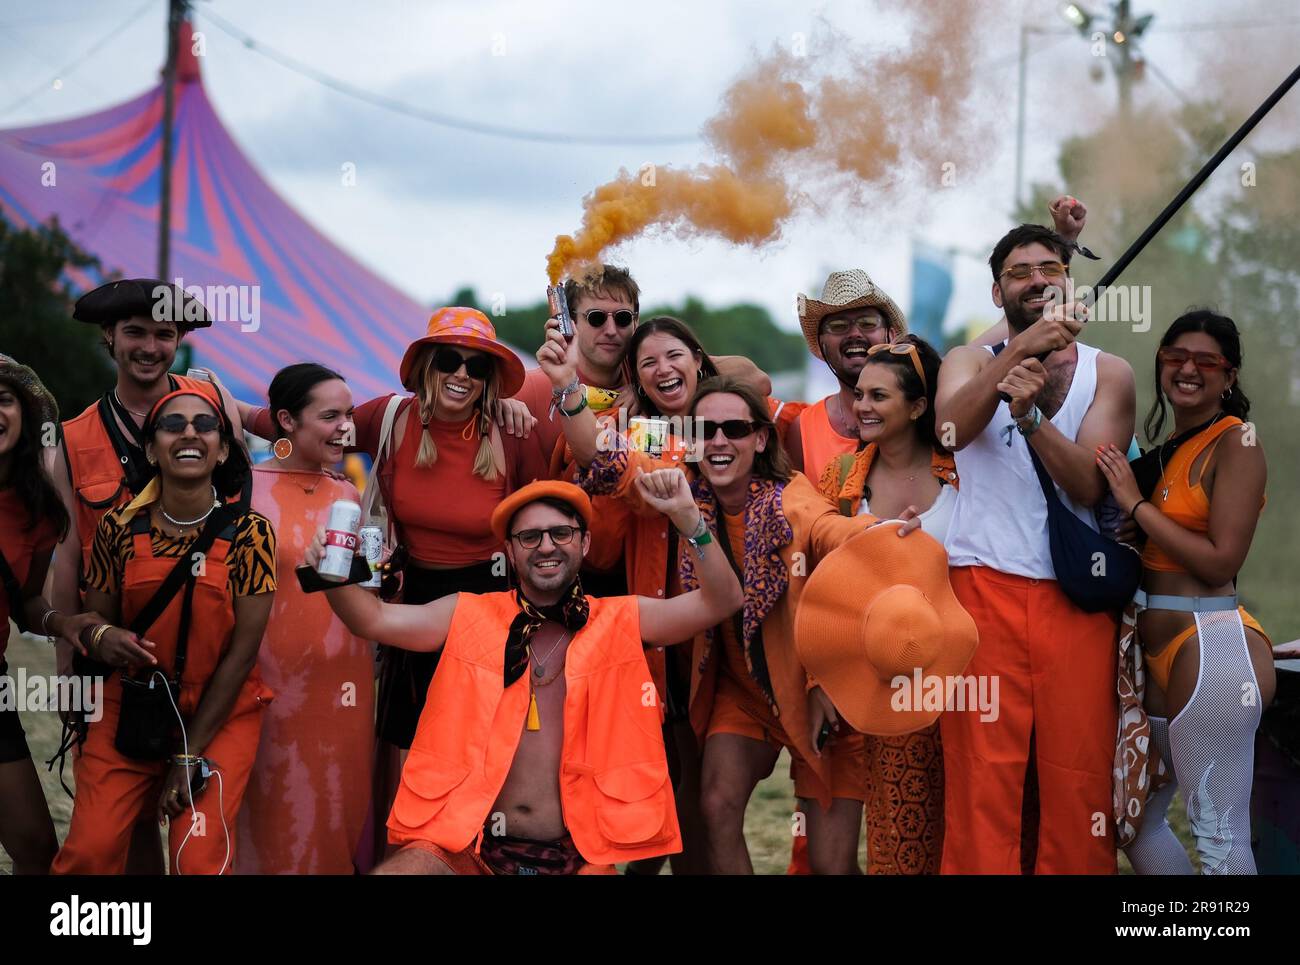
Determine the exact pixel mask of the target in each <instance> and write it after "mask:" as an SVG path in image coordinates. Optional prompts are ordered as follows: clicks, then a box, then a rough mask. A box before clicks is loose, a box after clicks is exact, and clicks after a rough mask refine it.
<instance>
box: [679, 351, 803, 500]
mask: <svg viewBox="0 0 1300 965" xmlns="http://www.w3.org/2000/svg"><path fill="white" fill-rule="evenodd" d="M722 393H725V394H727V395H735V396H739V397H740V398H741V399H743V400H744V401H745V405H746V406H748V407H749V418H750V421H751V422H753V423H754V424H755V425H757V426H758V427H759V428H760V429H766V430H767V448H766V449H764V450H763V451H762V452H755V453H754V468H753V470H752V472H753V473H754V475H755V476H758V477H760V478H762V479H771V480H773V481H775V482H789V481H790V475H791V474H792V473H793V472H794V469H793V467H792V466H791V465H790V457H789V456H788V455H786V452H785V447H784V446H782V445H781V440H780V438H779V437H778V436H777V434H776V423H774V422H773V421H772V416H771V414H770V412H769V410H768V407H767V400H766V399H765V398H763V397H762V396H761V395H759V394H758V392H757V391H755V389H754V388H753V386H751V385H748V384H746V383H744V382H741V381H740V380H739V379H735V378H731V377H730V376H726V375H715V376H712V377H711V378H707V379H705V380H704V381H703V382H701V383H700V384H699V385H698V386H697V387H696V389H695V398H693V399H691V410H690V411H691V414H692V415H694V414H695V409H696V407H697V406H698V405H699V404H700V400H701V399H703V398H705V397H706V396H710V395H719V394H722Z"/></svg>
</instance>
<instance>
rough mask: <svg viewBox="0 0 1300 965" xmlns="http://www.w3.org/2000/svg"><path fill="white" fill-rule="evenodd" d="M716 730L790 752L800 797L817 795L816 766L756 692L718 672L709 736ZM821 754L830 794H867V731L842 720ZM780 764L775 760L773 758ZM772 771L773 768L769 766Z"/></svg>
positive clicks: (859, 797)
mask: <svg viewBox="0 0 1300 965" xmlns="http://www.w3.org/2000/svg"><path fill="white" fill-rule="evenodd" d="M714 734H735V735H737V736H739V737H748V738H749V739H750V740H756V741H762V742H763V743H765V744H767V745H768V746H770V747H772V748H774V749H776V750H778V751H779V750H780V749H781V748H782V747H784V748H786V749H788V750H789V751H790V776H791V777H793V778H794V793H795V796H796V797H801V798H814V799H815V798H816V797H817V791H816V779H815V776H814V772H813V770H812V768H811V767H810V766H809V765H808V762H807V761H805V760H804V758H803V755H802V754H800V753H799V751H797V750H796V749H795V747H794V745H793V744H792V743H791V742H790V739H789V737H787V736H786V733H785V730H784V729H783V728H782V727H781V724H780V722H779V721H777V719H776V718H775V717H773V716H772V712H771V710H770V709H768V707H767V706H766V705H765V704H764V703H763V702H762V698H761V697H760V696H759V695H758V694H754V693H750V692H749V691H748V690H747V689H746V688H745V687H744V686H743V685H742V684H739V683H737V682H736V681H734V680H733V679H732V678H731V677H730V676H728V675H727V674H718V685H717V690H716V691H715V693H714V695H713V709H712V711H711V712H710V713H709V726H708V728H707V730H706V732H705V735H704V736H705V740H707V739H708V738H710V737H712V736H713V735H714ZM822 756H823V757H825V758H826V759H827V763H828V765H829V768H828V769H829V771H830V779H831V797H843V798H851V799H852V800H854V801H861V800H864V799H865V798H866V786H867V754H866V740H865V738H864V737H863V735H861V734H859V733H858V732H857V731H855V730H851V729H849V728H848V725H847V724H845V723H843V722H841V723H840V732H839V733H833V734H832V735H831V737H830V740H828V741H827V742H826V746H825V747H824V748H823V749H822ZM772 766H773V767H775V766H776V762H775V761H773V762H772ZM768 773H769V774H770V773H771V771H768Z"/></svg>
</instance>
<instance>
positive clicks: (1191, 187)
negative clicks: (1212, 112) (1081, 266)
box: [1093, 66, 1300, 299]
mask: <svg viewBox="0 0 1300 965" xmlns="http://www.w3.org/2000/svg"><path fill="white" fill-rule="evenodd" d="M1296 81H1300V66H1298V67H1296V69H1295V70H1293V71H1291V75H1290V76H1289V77H1287V79H1286V80H1284V81H1282V83H1281V84H1279V85H1278V88H1277V90H1275V91H1273V93H1271V94H1269V95H1268V99H1267V100H1265V101H1264V103H1262V104H1260V105H1259V107H1258V108H1256V110H1255V113H1253V114H1251V115H1250V117H1248V118H1246V121H1245V123H1243V124H1242V125H1241V127H1239V128H1237V132H1236V133H1235V134H1233V135H1232V137H1230V138H1228V139H1227V140H1226V141H1224V142H1223V146H1222V147H1221V148H1219V150H1218V151H1216V152H1215V154H1214V157H1212V158H1210V159H1209V160H1208V161H1206V162H1205V163H1204V164H1203V165H1201V169H1200V170H1199V171H1197V172H1196V175H1195V177H1193V178H1192V179H1191V180H1190V181H1188V182H1187V183H1186V184H1185V185H1183V189H1182V190H1181V191H1179V192H1178V196H1177V197H1175V198H1174V200H1172V201H1170V202H1169V204H1167V205H1165V210H1163V211H1161V212H1160V214H1159V215H1157V216H1156V220H1155V221H1153V222H1151V224H1149V225H1147V229H1146V230H1145V231H1143V232H1142V234H1140V235H1139V236H1138V239H1137V241H1135V242H1133V244H1131V245H1129V246H1128V250H1127V251H1125V252H1124V254H1122V255H1120V256H1119V259H1118V260H1117V261H1116V262H1115V264H1113V265H1111V266H1110V268H1108V269H1106V273H1105V274H1104V275H1102V276H1101V278H1099V279H1098V280H1097V284H1096V286H1095V287H1094V288H1093V295H1094V299H1095V297H1096V295H1097V293H1099V292H1100V291H1101V290H1102V289H1103V288H1106V287H1108V286H1109V285H1112V284H1114V282H1115V279H1116V278H1118V277H1119V276H1120V273H1121V272H1122V271H1123V270H1124V269H1125V268H1127V267H1128V266H1129V264H1130V262H1132V261H1133V259H1134V258H1136V257H1137V256H1138V255H1139V254H1140V253H1141V252H1142V249H1143V248H1145V247H1146V246H1147V243H1148V242H1149V241H1150V240H1151V239H1152V238H1154V237H1155V236H1156V234H1157V233H1158V232H1159V231H1160V229H1161V228H1163V227H1164V226H1165V225H1167V224H1168V223H1169V220H1170V219H1171V218H1173V216H1174V215H1176V214H1177V213H1178V209H1179V208H1181V207H1182V206H1183V205H1184V204H1186V203H1187V199H1188V198H1190V197H1191V196H1192V195H1193V194H1195V193H1196V189H1197V188H1199V187H1200V186H1201V185H1202V184H1204V183H1205V179H1206V178H1208V177H1209V176H1210V175H1211V174H1213V173H1214V169H1215V168H1217V167H1218V166H1219V165H1220V164H1222V163H1223V160H1224V158H1226V157H1227V156H1228V155H1229V154H1231V153H1232V152H1233V151H1235V150H1236V149H1237V145H1238V144H1240V143H1241V142H1242V141H1243V140H1245V139H1246V135H1247V134H1249V133H1250V132H1251V131H1252V130H1254V128H1255V125H1256V124H1258V123H1259V122H1260V121H1262V120H1263V119H1264V115H1265V114H1267V113H1268V112H1269V111H1271V110H1272V109H1273V106H1274V105H1275V104H1276V103H1277V102H1278V101H1280V100H1281V99H1282V98H1283V97H1285V96H1286V92H1287V91H1289V90H1290V89H1291V88H1292V87H1294V86H1295V84H1296Z"/></svg>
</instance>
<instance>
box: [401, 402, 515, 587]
mask: <svg viewBox="0 0 1300 965" xmlns="http://www.w3.org/2000/svg"><path fill="white" fill-rule="evenodd" d="M415 415H416V413H415V412H414V410H412V413H411V416H412V417H411V419H410V420H409V421H408V423H407V426H406V432H405V433H404V434H403V437H402V445H401V447H400V448H399V449H398V451H397V452H396V454H395V458H394V459H393V466H394V469H393V501H392V504H391V506H390V509H391V511H392V513H393V518H394V519H397V520H399V521H400V524H401V532H402V539H403V541H404V542H405V543H406V546H407V549H408V550H409V551H410V553H411V557H412V558H413V559H416V560H419V561H420V562H423V563H439V564H442V565H444V566H469V565H471V564H473V563H482V562H483V561H484V560H489V559H491V558H492V554H493V553H497V552H500V551H501V549H502V546H501V544H500V543H498V542H497V541H496V539H495V538H494V537H493V536H492V526H491V519H492V510H494V509H496V507H497V504H498V503H500V502H501V501H502V500H503V499H505V498H506V495H507V492H506V481H505V479H504V478H501V477H498V478H497V479H496V480H495V481H493V482H488V481H487V480H485V479H483V478H482V477H481V476H476V475H474V460H475V458H476V457H477V456H478V448H479V436H478V433H477V432H467V431H466V430H467V429H468V428H469V427H470V420H469V419H467V420H465V421H464V422H456V423H451V422H439V421H437V420H431V421H430V422H429V434H430V435H431V436H432V437H433V442H434V445H436V446H437V447H438V459H437V461H436V462H435V463H434V464H433V465H432V466H425V467H423V468H419V467H417V466H416V465H415V456H416V453H418V452H419V451H420V437H421V436H422V434H423V433H422V432H421V427H420V422H419V419H417V418H415ZM471 418H473V417H471ZM466 435H468V436H469V438H468V439H467V438H465V436H466Z"/></svg>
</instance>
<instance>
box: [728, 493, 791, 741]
mask: <svg viewBox="0 0 1300 965" xmlns="http://www.w3.org/2000/svg"><path fill="white" fill-rule="evenodd" d="M723 515H724V516H725V517H726V521H727V544H728V545H729V546H730V548H731V558H732V560H734V561H735V564H736V565H737V566H738V567H740V568H741V569H744V566H745V511H744V510H743V509H742V510H741V511H740V512H738V513H734V514H733V513H724V514H723ZM719 535H721V534H719ZM741 581H742V582H743V581H744V577H743V576H742V577H741ZM738 620H739V614H737V615H736V616H734V617H728V618H727V619H725V620H723V621H722V623H720V624H719V625H718V631H719V638H720V640H721V642H722V647H721V649H722V659H721V660H720V661H719V663H718V673H719V674H720V675H721V677H722V678H724V681H726V682H729V683H730V684H732V685H733V686H734V687H735V688H738V689H739V690H740V694H739V695H738V696H739V697H740V700H741V702H742V703H743V705H744V706H745V708H746V709H747V710H748V711H749V713H750V714H751V715H752V716H753V717H755V718H757V719H758V720H762V721H765V722H767V726H768V727H770V728H771V729H773V730H778V729H779V728H780V724H779V723H778V722H777V719H776V718H775V717H774V716H773V715H772V707H771V704H769V703H768V699H767V695H766V694H764V693H763V690H762V688H761V687H759V686H758V681H756V680H755V679H754V676H753V674H751V673H750V672H749V665H748V664H746V663H745V650H744V648H743V647H742V646H741V643H740V638H739V637H738V636H737V635H736V623H737V622H738ZM733 693H734V691H733Z"/></svg>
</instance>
